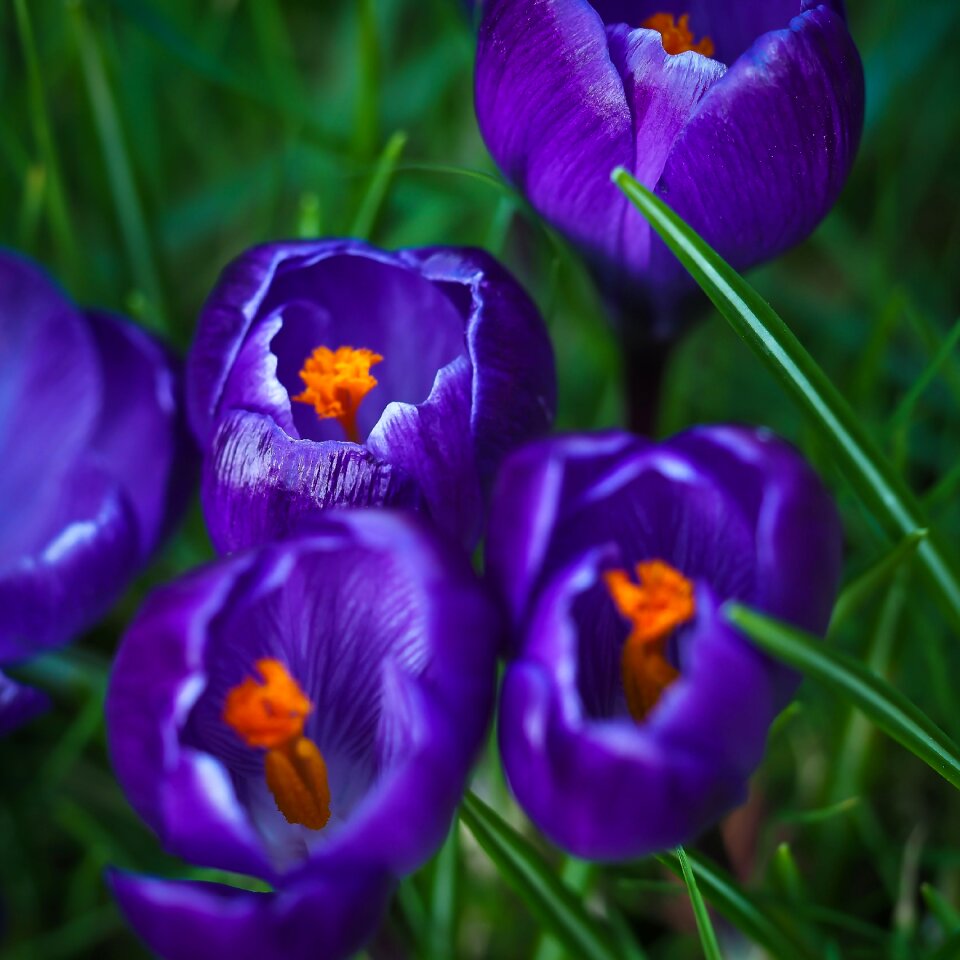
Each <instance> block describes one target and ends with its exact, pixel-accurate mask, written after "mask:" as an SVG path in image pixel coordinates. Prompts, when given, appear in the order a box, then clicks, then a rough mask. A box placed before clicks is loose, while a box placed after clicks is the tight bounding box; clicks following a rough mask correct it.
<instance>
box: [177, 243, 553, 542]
mask: <svg viewBox="0 0 960 960" xmlns="http://www.w3.org/2000/svg"><path fill="white" fill-rule="evenodd" d="M555 390H556V387H555V376H554V367H553V353H552V349H551V346H550V341H549V338H548V337H547V333H546V329H545V327H544V325H543V322H542V320H541V319H540V316H539V314H538V313H537V311H536V308H535V307H534V306H533V304H532V303H531V301H530V300H529V298H528V297H527V296H526V294H525V293H524V292H523V290H522V289H521V288H520V287H519V286H518V285H517V283H516V282H515V281H514V280H513V279H512V278H511V277H510V276H509V275H508V274H507V273H506V272H505V271H504V269H503V268H502V267H501V266H500V265H499V264H498V263H497V262H496V261H495V260H494V259H493V258H492V257H490V256H489V255H487V254H485V253H483V252H481V251H478V250H457V249H442V248H438V249H424V250H403V251H399V252H397V253H387V252H384V251H382V250H377V249H375V248H373V247H370V246H368V245H366V244H364V243H361V242H359V241H354V240H323V241H309V242H299V243H278V244H271V245H267V246H263V247H257V248H255V249H253V250H250V251H248V252H247V253H245V254H244V255H243V256H241V257H240V258H239V259H237V260H236V261H234V262H233V263H232V264H231V265H230V266H229V267H227V269H226V270H225V272H224V274H223V277H222V278H221V280H220V283H219V285H218V286H217V288H216V289H215V290H214V291H213V293H212V295H211V297H210V299H209V301H208V303H207V305H206V307H205V309H204V311H203V314H202V316H201V318H200V325H199V329H198V331H197V337H196V341H195V343H194V346H193V350H192V352H191V355H190V359H189V363H188V395H189V400H190V412H191V419H192V423H193V426H194V430H195V432H196V434H197V436H198V437H199V439H200V441H201V444H202V445H203V446H204V448H205V450H206V451H207V454H206V461H205V468H204V479H203V503H204V510H205V513H206V518H207V524H208V526H209V528H210V534H211V537H212V538H213V541H214V544H215V546H216V547H217V548H218V550H220V551H221V552H229V551H231V550H236V549H239V548H241V547H245V546H252V545H254V544H256V543H261V542H264V541H266V540H269V539H271V538H273V537H276V536H281V535H283V534H285V533H286V532H288V531H290V530H295V529H296V528H297V524H298V523H299V522H301V521H302V520H303V518H304V517H307V516H310V515H312V514H315V513H317V512H318V511H319V510H321V509H323V508H326V507H331V506H371V505H374V506H395V507H399V506H403V507H422V508H424V509H425V510H427V511H428V512H429V514H430V516H431V517H432V519H433V520H434V522H435V523H437V524H438V525H439V526H440V527H442V528H443V529H444V530H446V531H447V532H449V533H451V534H452V535H453V536H455V537H456V538H458V539H459V540H461V541H462V542H464V543H466V544H468V545H472V544H473V543H475V542H476V540H477V539H478V537H479V533H480V528H481V525H482V521H483V514H484V500H485V496H484V495H485V491H486V488H487V486H488V484H489V481H490V479H491V477H492V475H493V472H494V470H495V468H496V467H497V465H498V464H499V462H500V460H501V458H502V456H503V454H504V453H505V452H506V451H508V450H510V449H511V448H512V447H513V446H515V445H516V444H517V443H519V442H521V441H523V440H525V439H530V438H533V437H535V436H538V435H540V434H542V433H544V432H545V431H546V430H547V429H548V428H549V426H550V424H551V422H552V418H553V409H554V404H555Z"/></svg>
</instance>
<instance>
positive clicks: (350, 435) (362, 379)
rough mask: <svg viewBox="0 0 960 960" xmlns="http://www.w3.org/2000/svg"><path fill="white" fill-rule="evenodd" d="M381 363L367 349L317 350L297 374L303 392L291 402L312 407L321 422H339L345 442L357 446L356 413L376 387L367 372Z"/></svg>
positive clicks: (340, 348)
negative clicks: (302, 384)
mask: <svg viewBox="0 0 960 960" xmlns="http://www.w3.org/2000/svg"><path fill="white" fill-rule="evenodd" d="M381 360H383V357H382V356H380V354H379V353H374V352H373V351H372V350H367V349H366V348H362V349H360V350H355V349H354V348H353V347H337V349H336V350H331V349H330V348H329V347H317V348H316V349H315V350H314V351H313V353H311V354H310V356H309V357H307V359H306V360H305V361H304V364H303V369H302V370H301V371H300V379H301V380H302V381H303V382H304V386H305V389H304V391H303V393H298V394H297V395H296V396H295V397H291V399H292V400H296V401H297V403H309V404H311V405H312V406H313V409H314V410H315V411H316V414H317V416H318V417H320V419H321V420H327V419H333V420H338V421H339V422H340V425H341V426H342V427H343V431H344V433H345V434H346V437H347V439H348V440H350V441H351V442H352V443H359V442H360V433H359V431H358V430H357V409H358V408H359V406H360V402H361V401H362V400H363V398H364V397H365V396H366V395H367V394H368V393H369V392H370V391H371V390H372V389H373V388H374V387H375V386H376V385H377V381H376V378H375V377H372V376H370V368H371V367H372V366H374V365H376V364H378V363H380V361H381Z"/></svg>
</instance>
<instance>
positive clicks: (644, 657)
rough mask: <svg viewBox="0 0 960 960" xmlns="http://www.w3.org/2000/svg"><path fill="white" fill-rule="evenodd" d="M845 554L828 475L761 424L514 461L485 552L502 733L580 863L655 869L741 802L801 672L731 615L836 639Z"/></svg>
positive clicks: (514, 782)
mask: <svg viewBox="0 0 960 960" xmlns="http://www.w3.org/2000/svg"><path fill="white" fill-rule="evenodd" d="M840 548H841V531H840V525H839V521H838V518H837V514H836V510H835V508H834V506H833V504H832V502H831V500H830V498H829V496H828V495H827V493H826V492H825V491H824V489H823V487H822V486H821V484H820V482H819V481H818V479H817V477H816V476H815V475H814V474H813V472H812V471H811V470H810V468H809V467H808V466H807V465H806V464H805V463H804V461H803V460H802V458H801V457H800V456H799V455H798V454H797V453H796V451H794V450H793V449H792V448H790V447H789V446H787V445H786V444H785V443H783V442H782V441H779V440H777V439H775V438H774V437H772V436H771V435H770V434H768V433H766V432H764V431H762V430H749V429H744V428H737V427H702V428H697V429H695V430H691V431H688V432H686V433H683V434H680V435H678V436H676V437H673V438H671V439H670V440H667V441H665V442H663V443H660V444H653V443H649V442H647V441H645V440H642V439H640V438H638V437H635V436H631V435H627V434H618V433H611V434H595V435H590V436H570V437H560V438H556V439H552V440H548V441H543V442H540V443H536V444H531V445H529V446H527V447H525V448H523V449H522V450H519V451H517V452H515V453H514V454H513V455H511V457H509V458H508V460H507V461H506V462H505V463H504V466H503V469H502V471H501V474H500V477H499V478H498V481H497V485H496V488H495V490H494V495H493V501H492V506H491V516H490V530H489V535H488V541H487V552H486V560H487V569H488V572H489V576H490V577H491V578H492V580H493V582H494V583H495V584H496V585H497V587H498V588H499V590H500V593H501V595H502V597H503V599H504V602H505V604H506V606H507V608H508V609H509V610H510V612H511V617H512V621H513V624H514V630H513V634H512V643H511V644H509V654H510V656H509V662H508V666H507V670H506V673H505V675H504V680H503V687H502V694H501V700H500V717H499V721H498V732H499V738H500V752H501V756H502V759H503V764H504V769H505V771H506V774H507V778H508V780H509V782H510V785H511V787H512V789H513V791H514V793H515V794H516V796H517V799H518V800H519V801H520V803H521V805H522V806H523V807H524V809H525V810H526V811H527V813H528V814H529V815H530V817H531V818H532V819H533V821H534V822H535V823H536V824H537V825H538V826H539V827H540V828H541V829H542V830H543V831H544V833H546V834H547V835H548V836H549V837H550V838H551V839H552V840H554V841H555V842H556V843H558V844H559V845H561V846H563V847H564V848H566V849H567V850H569V851H571V852H572V853H574V854H575V855H577V856H581V857H587V858H591V859H601V860H618V859H625V858H631V857H639V856H644V855H647V854H649V853H651V852H654V851H656V850H660V849H664V848H667V847H670V846H673V845H676V844H678V843H685V842H687V841H688V840H690V839H691V838H692V837H694V836H695V835H696V834H697V833H698V832H699V831H701V830H702V829H704V828H705V827H707V826H708V825H709V824H711V823H712V822H715V821H716V820H717V819H718V818H719V817H720V816H722V815H723V814H724V813H725V812H726V811H728V810H729V809H730V808H731V807H733V806H735V805H736V804H737V803H739V802H741V801H742V799H743V797H744V795H745V792H746V784H747V780H748V778H749V776H750V775H751V773H752V772H753V770H754V769H755V768H756V766H757V764H758V763H759V762H760V759H761V757H762V755H763V749H764V743H765V740H766V734H767V730H768V728H769V726H770V723H771V721H772V720H773V718H774V716H775V715H776V713H777V712H778V711H779V710H780V709H782V708H783V706H785V704H786V703H787V701H788V700H789V698H790V696H791V695H792V693H793V690H794V689H795V686H796V681H797V678H796V676H795V675H794V674H793V673H792V672H791V671H790V670H788V669H787V668H786V667H784V666H782V665H779V664H777V663H775V662H774V661H772V660H770V659H769V658H768V657H767V656H765V655H764V654H762V653H761V652H760V651H759V650H758V649H757V648H756V647H754V646H753V645H752V644H751V643H749V642H748V641H747V639H746V638H744V637H743V636H741V635H740V634H739V633H738V632H737V631H736V630H735V629H734V628H733V627H731V626H730V625H729V623H728V622H727V621H726V620H725V618H724V617H723V615H722V613H721V607H722V605H723V603H724V602H725V601H726V600H729V599H737V600H740V601H742V602H744V603H746V604H749V605H751V606H754V607H756V608H758V609H761V610H764V611H766V612H768V613H770V614H771V615H773V616H775V617H778V618H780V619H783V620H787V621H789V622H792V623H795V624H797V625H798V626H800V627H802V628H804V629H806V630H809V631H811V632H815V633H816V632H822V631H823V630H824V629H825V628H826V625H827V622H828V619H829V616H830V611H831V608H832V604H833V600H834V596H835V593H836V587H837V583H838V580H839V573H840Z"/></svg>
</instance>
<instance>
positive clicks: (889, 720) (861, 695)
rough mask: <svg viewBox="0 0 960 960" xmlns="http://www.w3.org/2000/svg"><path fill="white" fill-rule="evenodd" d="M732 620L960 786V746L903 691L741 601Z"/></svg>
mask: <svg viewBox="0 0 960 960" xmlns="http://www.w3.org/2000/svg"><path fill="white" fill-rule="evenodd" d="M725 612H726V616H727V619H728V620H729V621H730V622H731V623H732V624H733V625H734V626H736V627H738V628H739V629H740V630H742V631H743V632H744V633H746V634H747V636H749V637H750V638H751V639H752V640H753V641H754V643H756V644H757V646H759V647H761V648H762V649H764V650H765V651H766V652H767V653H769V654H771V655H772V656H774V657H776V658H777V659H779V660H782V661H784V662H785V663H788V664H790V666H792V667H795V668H797V669H798V670H801V671H803V672H804V673H807V674H809V675H810V676H812V677H813V678H814V679H816V680H818V681H820V682H821V683H823V684H825V685H826V686H827V687H829V688H830V689H831V690H832V691H833V692H834V693H837V694H839V695H840V696H841V697H843V698H844V699H846V700H848V701H849V702H850V703H852V704H853V705H854V706H856V707H858V708H859V709H860V710H861V711H863V713H864V714H866V716H867V717H868V718H869V719H870V720H872V721H873V722H874V723H875V724H876V725H877V726H878V727H879V728H880V729H881V730H883V731H884V732H885V733H886V734H888V735H889V736H891V737H892V738H893V739H894V740H896V741H898V742H899V743H900V744H902V745H903V746H904V747H906V748H907V749H908V750H909V751H911V753H914V754H916V756H918V757H920V759H921V760H923V761H924V762H926V763H927V764H929V765H930V767H931V768H932V769H934V770H936V771H937V773H939V774H940V775H941V776H942V777H944V778H945V779H946V780H948V781H949V782H950V783H952V784H953V785H954V786H955V787H957V788H958V789H960V748H958V747H957V745H956V744H955V743H953V741H952V740H951V739H950V738H949V737H948V736H947V735H946V734H945V733H944V732H943V731H942V730H941V729H940V728H939V727H938V726H937V725H936V724H935V723H934V722H933V721H932V720H931V719H930V718H929V717H928V716H927V715H926V714H925V713H923V711H922V710H920V709H918V708H917V707H916V706H915V705H914V704H913V703H911V702H910V701H909V700H908V699H907V698H906V697H905V696H904V695H903V694H902V693H900V691H899V690H897V689H896V688H895V687H893V686H891V685H890V684H889V683H887V682H886V681H885V680H882V679H881V678H880V677H878V676H876V675H875V674H873V673H871V672H870V671H869V670H867V669H866V667H864V666H863V664H861V663H860V662H859V661H858V660H854V659H853V657H850V656H847V654H845V653H842V652H840V651H839V650H835V649H832V648H831V647H829V646H826V645H825V644H824V643H823V641H822V640H820V639H819V638H818V637H814V636H811V635H810V634H807V633H804V632H803V631H801V630H797V629H795V628H794V627H789V626H787V625H786V624H783V623H779V622H778V621H776V620H773V619H771V618H770V617H766V616H764V615H763V614H761V613H757V612H756V611H755V610H750V609H749V608H747V607H744V606H741V605H740V604H736V603H728V604H727V605H726V608H725Z"/></svg>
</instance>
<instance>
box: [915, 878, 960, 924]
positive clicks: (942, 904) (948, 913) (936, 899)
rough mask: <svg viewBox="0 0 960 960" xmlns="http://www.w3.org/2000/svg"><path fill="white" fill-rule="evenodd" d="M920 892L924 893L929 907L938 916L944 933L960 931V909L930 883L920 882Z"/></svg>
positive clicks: (925, 901)
mask: <svg viewBox="0 0 960 960" xmlns="http://www.w3.org/2000/svg"><path fill="white" fill-rule="evenodd" d="M920 893H921V894H923V900H924V903H926V905H927V909H928V910H929V911H930V912H931V913H932V914H933V915H934V916H935V917H936V918H937V923H939V924H940V926H941V927H942V928H943V932H944V933H955V932H956V933H960V910H958V909H957V908H956V907H955V906H953V904H952V903H950V901H949V900H948V899H947V898H946V897H945V896H944V895H943V894H942V893H940V891H939V890H937V888H936V887H932V886H931V885H930V884H929V883H922V884H920Z"/></svg>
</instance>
